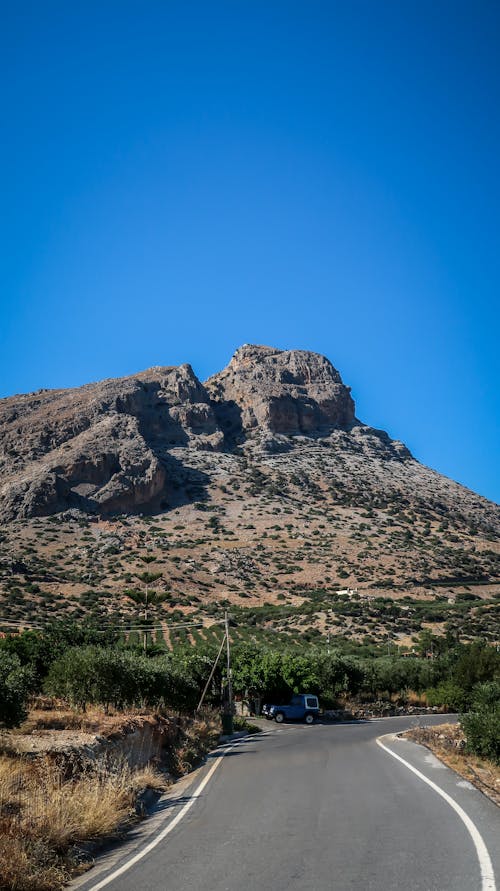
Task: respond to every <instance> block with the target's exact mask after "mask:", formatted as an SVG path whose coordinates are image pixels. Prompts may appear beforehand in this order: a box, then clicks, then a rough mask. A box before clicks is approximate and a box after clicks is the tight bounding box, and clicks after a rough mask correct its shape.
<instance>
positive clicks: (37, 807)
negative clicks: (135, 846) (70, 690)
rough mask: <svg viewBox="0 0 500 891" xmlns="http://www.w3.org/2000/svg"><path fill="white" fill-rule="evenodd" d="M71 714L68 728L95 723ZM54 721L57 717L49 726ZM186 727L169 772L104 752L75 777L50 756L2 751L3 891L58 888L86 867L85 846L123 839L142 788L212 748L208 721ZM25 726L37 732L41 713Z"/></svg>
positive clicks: (161, 782) (159, 787)
mask: <svg viewBox="0 0 500 891" xmlns="http://www.w3.org/2000/svg"><path fill="white" fill-rule="evenodd" d="M73 716H74V722H73V727H74V726H75V725H78V724H79V726H80V727H81V728H82V727H83V728H85V730H88V729H89V723H95V722H96V721H98V718H99V716H98V715H97V714H94V715H93V716H92V717H91V718H90V721H89V716H81V719H79V717H78V715H77V714H75V713H73ZM60 717H61V715H59V718H60ZM107 720H108V721H109V723H110V724H111V723H112V721H110V720H109V718H107ZM116 720H117V719H116V718H115V721H116ZM53 721H54V714H53V715H52V727H53ZM47 722H48V716H45V720H44V721H42V722H41V723H42V726H43V727H45V728H46V726H47ZM184 723H185V726H183V727H182V726H181V727H179V733H178V738H177V741H176V742H175V743H174V744H173V745H171V746H169V748H168V749H167V750H166V751H165V765H164V767H167V768H168V771H167V770H165V769H164V770H159V769H158V768H157V767H156V766H155V765H153V764H149V765H146V766H145V767H143V768H140V769H133V768H131V767H130V766H129V765H128V763H127V762H126V760H125V759H123V758H122V759H120V758H116V757H114V758H112V757H106V756H105V755H103V757H102V758H99V759H96V760H95V761H87V762H85V766H84V767H83V769H81V768H80V769H79V770H78V771H77V772H74V773H72V772H71V771H70V770H68V763H67V762H58V761H57V760H54V758H53V757H51V755H50V754H46V755H41V756H39V757H36V758H33V757H29V756H28V755H27V754H23V753H21V754H14V753H13V751H12V748H10V747H9V748H10V752H9V753H8V754H7V753H6V750H7V747H6V748H5V749H4V753H3V754H0V888H1V889H2V891H58V889H60V888H62V887H63V885H64V883H65V882H66V881H67V880H68V879H69V878H70V877H71V875H74V874H75V872H78V871H81V870H83V869H85V864H86V863H87V864H88V855H87V856H85V855H84V850H85V846H88V844H89V843H91V842H95V841H97V840H100V839H105V838H110V837H113V836H116V835H118V834H120V833H121V832H122V831H124V830H125V829H126V828H127V826H128V825H130V823H132V822H133V821H135V820H136V819H138V812H139V811H140V807H139V796H140V793H141V792H143V790H144V789H146V788H150V789H154V790H156V791H158V792H162V791H164V790H165V789H166V788H168V786H169V785H170V784H171V782H172V776H175V775H181V774H184V773H186V772H187V771H188V770H190V769H191V768H192V767H193V766H194V765H195V764H196V763H197V762H198V761H199V759H200V757H201V756H202V755H203V754H204V753H205V752H206V751H207V750H208V749H209V748H210V747H211V746H213V744H214V742H215V741H216V739H217V724H216V721H215V719H214V718H213V717H211V716H207V717H205V718H203V719H199V720H195V721H186V722H184ZM26 727H30V728H33V727H37V728H38V729H39V732H40V715H33V714H32V715H30V717H29V718H28V721H27V722H26ZM101 728H102V725H101ZM23 729H25V728H23ZM34 732H35V735H36V730H35V731H34ZM41 732H42V733H43V732H44V730H42V731H41ZM45 732H46V731H45ZM61 732H62V733H64V732H65V731H64V729H63V727H61ZM31 734H33V729H31ZM30 738H31V739H33V738H34V737H33V735H31V737H30ZM14 739H17V742H18V743H19V744H20V747H21V749H22V748H23V746H22V733H19V731H16V732H15V733H14V734H12V737H11V743H12V741H13V740H14ZM82 855H83V856H82Z"/></svg>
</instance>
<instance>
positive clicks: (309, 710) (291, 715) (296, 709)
mask: <svg viewBox="0 0 500 891" xmlns="http://www.w3.org/2000/svg"><path fill="white" fill-rule="evenodd" d="M262 714H263V715H264V717H265V718H267V720H268V721H272V719H273V718H274V720H275V721H276V723H277V724H282V723H283V721H285V720H288V721H305V722H306V724H312V723H313V721H314V719H315V718H317V717H318V715H319V702H318V697H317V696H312V695H311V694H310V693H299V694H298V695H297V696H293V697H292V699H291V700H290V702H289V703H288V704H287V705H263V706H262Z"/></svg>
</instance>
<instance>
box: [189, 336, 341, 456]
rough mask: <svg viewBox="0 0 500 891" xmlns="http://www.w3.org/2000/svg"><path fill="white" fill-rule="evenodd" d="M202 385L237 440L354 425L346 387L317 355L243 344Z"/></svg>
mask: <svg viewBox="0 0 500 891" xmlns="http://www.w3.org/2000/svg"><path fill="white" fill-rule="evenodd" d="M205 387H206V389H207V390H208V392H209V393H210V396H211V397H212V400H213V402H214V406H215V411H216V414H217V417H218V419H219V422H220V424H221V426H222V427H223V429H224V430H225V432H226V435H228V436H232V437H235V438H240V439H241V437H242V436H245V435H248V434H249V433H252V432H254V431H259V432H260V433H263V434H266V433H271V434H281V435H285V436H293V435H297V434H299V435H300V434H302V435H305V436H309V435H314V434H318V433H321V432H323V433H324V432H327V431H328V430H330V429H332V428H341V429H344V430H348V429H349V428H350V427H352V425H353V424H354V423H355V416H354V402H353V400H352V397H351V395H350V388H349V387H346V386H345V385H344V384H343V383H342V379H341V377H340V374H339V373H338V371H336V369H335V368H334V367H333V365H332V364H331V362H329V360H328V359H326V358H325V357H324V356H320V355H318V354H317V353H310V352H306V351H304V350H277V349H273V348H272V347H264V346H251V345H248V344H245V346H242V347H240V349H239V350H237V351H236V353H235V354H234V356H233V358H232V359H231V361H230V363H229V365H228V366H227V368H225V369H224V370H223V371H221V372H219V374H216V375H214V376H213V377H211V378H209V380H208V381H206V384H205Z"/></svg>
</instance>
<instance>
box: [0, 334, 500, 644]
mask: <svg viewBox="0 0 500 891" xmlns="http://www.w3.org/2000/svg"><path fill="white" fill-rule="evenodd" d="M0 455H1V464H0V467H1V486H0V514H1V516H2V517H3V519H4V526H3V541H0V591H3V600H1V599H0V607H1V608H2V612H3V616H4V618H10V619H15V620H19V621H23V619H26V617H28V616H30V615H31V616H32V615H33V614H38V615H51V614H52V615H68V614H72V615H74V617H75V618H81V617H82V616H83V615H85V614H86V613H87V612H89V611H92V610H93V611H95V612H97V614H99V615H101V616H103V615H108V616H109V615H115V614H116V615H134V610H136V609H137V608H136V606H134V604H133V602H132V601H131V600H130V599H128V598H127V595H126V593H124V592H125V591H126V590H127V587H128V588H131V587H134V586H139V587H140V582H138V581H137V576H138V575H140V572H141V569H142V571H144V568H145V565H144V564H145V563H149V562H151V563H153V564H154V569H155V573H156V575H158V576H159V578H158V579H157V580H156V581H155V583H154V584H155V585H157V586H159V587H160V588H161V590H162V591H163V592H164V593H166V594H167V595H168V596H167V599H166V600H165V602H164V604H163V606H161V607H158V608H157V609H156V614H157V615H158V616H159V617H161V616H163V617H168V616H171V615H172V614H174V611H179V610H180V611H181V612H182V613H188V614H190V615H198V614H201V612H204V615H205V614H208V613H210V611H212V612H213V611H214V610H217V609H218V608H220V606H221V605H222V604H223V603H224V602H231V603H233V604H236V605H239V608H240V609H242V610H245V609H249V608H250V607H252V608H253V607H254V606H258V605H259V604H260V605H263V604H268V605H269V604H275V608H276V610H278V608H279V610H278V612H276V616H277V617H278V618H277V619H276V622H277V624H276V622H275V623H274V624H273V622H271V625H273V627H279V628H282V627H284V626H283V622H285V618H286V616H288V618H286V622H285V625H286V627H287V628H288V630H289V631H290V630H291V629H292V630H293V629H294V628H295V629H297V628H299V626H300V627H302V626H303V627H304V628H305V627H306V625H307V627H309V628H315V629H317V630H319V631H323V630H325V629H326V627H327V626H328V625H329V620H328V608H327V606H328V603H330V604H331V602H332V598H335V597H337V599H338V595H336V593H335V592H336V591H338V589H339V588H343V587H344V586H349V587H351V588H356V589H357V590H358V594H357V595H355V599H356V598H357V597H360V598H362V599H363V598H364V599H365V601H366V602H367V603H368V601H370V600H371V599H372V598H374V597H377V596H379V597H380V596H381V595H385V596H386V597H387V596H390V597H391V598H392V599H395V600H400V599H401V598H404V597H411V598H415V597H418V598H420V599H422V598H423V599H424V600H426V601H429V602H434V601H436V599H437V600H438V601H440V602H441V601H442V602H448V600H450V601H455V600H456V599H457V596H458V598H459V599H460V598H465V601H464V602H466V601H468V602H469V606H470V609H468V612H466V613H465V612H464V609H462V610H461V611H460V610H458V613H460V615H459V616H458V618H457V621H458V622H459V623H462V625H463V624H464V619H463V616H464V615H465V614H467V625H468V627H469V629H472V630H473V629H474V627H476V626H475V625H474V623H475V622H476V619H475V618H474V616H479V615H481V616H482V617H483V619H484V621H483V620H482V619H481V621H480V622H479V626H477V627H478V628H479V633H486V634H487V636H489V637H492V636H493V638H496V637H497V636H498V617H497V613H496V609H497V608H496V607H495V604H494V595H495V592H496V591H498V590H499V588H498V587H497V585H498V582H499V581H500V573H499V570H498V552H499V546H498V533H499V528H500V512H499V509H498V507H497V506H496V505H494V504H492V503H491V502H488V501H487V500H486V499H484V498H481V497H480V496H478V495H476V494H474V493H473V492H471V491H470V490H468V489H466V488H464V487H463V486H460V485H458V484H457V483H454V482H452V481H451V480H448V479H447V478H446V477H443V476H442V475H440V474H438V473H436V472H435V471H432V470H430V469H429V468H426V467H424V466H423V465H422V464H420V463H419V462H418V461H416V460H415V459H414V458H413V457H412V456H411V454H410V452H409V451H408V449H407V448H406V447H405V446H404V445H403V444H402V443H399V442H397V441H394V440H392V439H390V437H389V436H388V435H387V434H386V433H384V432H383V431H379V430H375V429H373V428H371V427H368V426H366V425H364V424H362V423H361V422H360V421H359V420H358V419H357V418H356V417H355V410H354V403H353V400H352V397H351V395H350V391H349V388H348V387H346V386H345V385H344V384H343V382H342V380H341V377H340V375H339V373H338V372H337V371H336V370H335V369H334V368H333V366H332V365H331V363H330V362H329V361H328V360H327V359H325V358H324V357H322V356H318V355H316V354H314V353H308V352H304V351H280V350H276V349H272V348H269V347H256V346H249V345H246V346H244V347H241V348H240V349H239V350H238V351H237V352H236V354H235V355H234V357H233V358H232V360H231V362H230V363H229V365H228V367H227V368H226V369H224V370H223V371H222V372H220V373H219V374H217V375H214V376H213V377H212V378H210V379H209V380H208V381H206V383H205V384H204V385H203V384H202V383H201V382H200V381H199V380H198V379H197V378H196V376H195V374H194V372H193V371H192V369H191V367H190V366H189V365H182V366H179V367H178V368H153V369H149V370H148V371H146V372H142V373H140V374H137V375H134V376H132V377H128V378H122V379H119V380H109V381H104V382H102V383H98V384H90V385H88V386H86V387H82V388H78V389H74V390H57V391H42V392H39V393H35V394H29V395H26V396H16V397H11V398H9V399H4V400H1V401H0ZM471 586H472V587H471ZM36 589H38V590H36ZM318 592H319V593H318ZM342 597H344V598H345V599H349V595H342ZM475 597H480V598H482V601H480V602H476V601H475V600H474V598H475ZM325 598H326V600H325ZM481 604H482V605H481ZM281 607H283V609H281ZM285 607H286V609H285ZM350 607H352V608H351V609H350V613H349V610H347V612H346V610H344V614H345V615H344V619H342V621H340V622H339V623H338V624H337V625H336V626H335V630H336V631H338V632H341V633H343V634H346V633H348V634H351V635H352V636H355V637H359V636H360V635H361V636H363V635H365V636H366V635H367V634H369V635H371V636H374V637H375V638H377V639H378V637H380V636H381V635H384V634H387V627H388V626H387V623H386V624H385V625H382V626H381V625H380V623H378V622H377V616H376V615H373V616H371V618H370V619H369V621H368V618H367V616H368V612H369V609H368V607H367V608H366V609H365V610H364V611H363V610H361V613H359V610H358V614H357V613H356V609H354V607H353V603H352V602H351V603H350ZM483 607H484V608H483ZM401 609H402V608H401ZM453 609H454V607H453V606H452V605H451V604H450V610H451V611H452V612H453ZM286 610H288V612H287V611H286ZM294 610H295V612H294ZM367 610H368V612H367ZM408 610H410V607H408V608H407V609H406V612H405V613H404V615H402V620H403V619H405V621H406V625H405V626H404V627H405V628H406V631H403V630H402V629H401V630H400V631H398V632H397V633H398V634H399V635H400V639H401V640H403V639H404V640H406V639H407V638H408V635H409V634H410V631H411V628H412V627H413V626H412V622H411V621H410V620H409V618H408V616H409V613H408ZM481 610H482V612H481ZM207 611H208V613H207ZM153 612H154V611H153ZM379 612H380V610H379ZM278 613H279V615H278ZM285 613H286V616H285ZM348 613H349V615H348ZM410 613H411V610H410ZM458 613H457V615H458ZM279 617H281V618H279ZM283 617H285V618H283ZM290 617H291V618H290ZM405 617H406V618H405ZM400 618H401V616H400ZM431 618H432V617H431ZM254 619H255V616H254ZM304 620H306V625H304V624H303V623H304ZM252 621H253V620H252ZM266 621H267V620H266ZM398 621H399V620H398ZM495 622H496V623H497V625H496V631H495ZM481 623H482V624H481ZM330 624H331V623H330ZM403 624H404V623H403ZM476 624H477V623H476ZM332 627H333V626H332ZM391 627H392V626H391ZM413 630H414V629H413ZM395 633H396V631H395V628H392V631H391V634H395Z"/></svg>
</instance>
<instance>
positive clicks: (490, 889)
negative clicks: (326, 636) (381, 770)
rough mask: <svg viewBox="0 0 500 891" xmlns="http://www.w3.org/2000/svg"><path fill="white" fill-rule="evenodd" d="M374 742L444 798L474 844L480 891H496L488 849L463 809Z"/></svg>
mask: <svg viewBox="0 0 500 891" xmlns="http://www.w3.org/2000/svg"><path fill="white" fill-rule="evenodd" d="M376 742H377V745H378V746H380V748H381V749H383V750H384V752H387V753H388V754H389V755H392V757H393V758H395V759H396V760H397V761H400V762H401V764H404V766H405V767H407V768H408V770H411V772H412V773H414V774H415V775H416V776H417V777H419V779H421V780H423V782H424V783H427V785H428V786H430V787H431V789H434V792H437V794H438V795H440V796H441V798H444V800H445V801H446V803H447V804H449V805H450V807H451V808H453V810H454V811H455V813H456V814H458V816H459V817H460V819H461V820H462V823H464V825H465V827H466V829H467V831H468V833H469V835H470V837H471V838H472V841H473V842H474V847H475V849H476V853H477V857H478V860H479V867H480V869H481V891H496V884H495V874H494V872H493V864H492V862H491V857H490V855H489V853H488V848H487V847H486V845H485V843H484V840H483V837H482V835H481V833H480V832H479V829H478V828H477V826H476V825H475V823H473V822H472V820H471V818H470V817H469V816H468V815H467V814H466V813H465V811H464V810H463V808H461V807H460V805H459V804H457V802H456V801H455V800H454V799H453V798H452V797H451V795H448V793H447V792H445V791H444V789H441V788H440V787H439V786H438V785H437V784H436V783H433V781H432V780H429V778H428V777H426V776H425V775H424V774H423V773H421V772H420V771H419V770H417V768H416V767H413V765H412V764H409V762H408V761H405V759H404V758H401V755H396V753H395V752H393V751H392V749H389V748H388V747H387V746H384V744H383V742H381V741H380V738H379V739H377V741H376Z"/></svg>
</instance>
